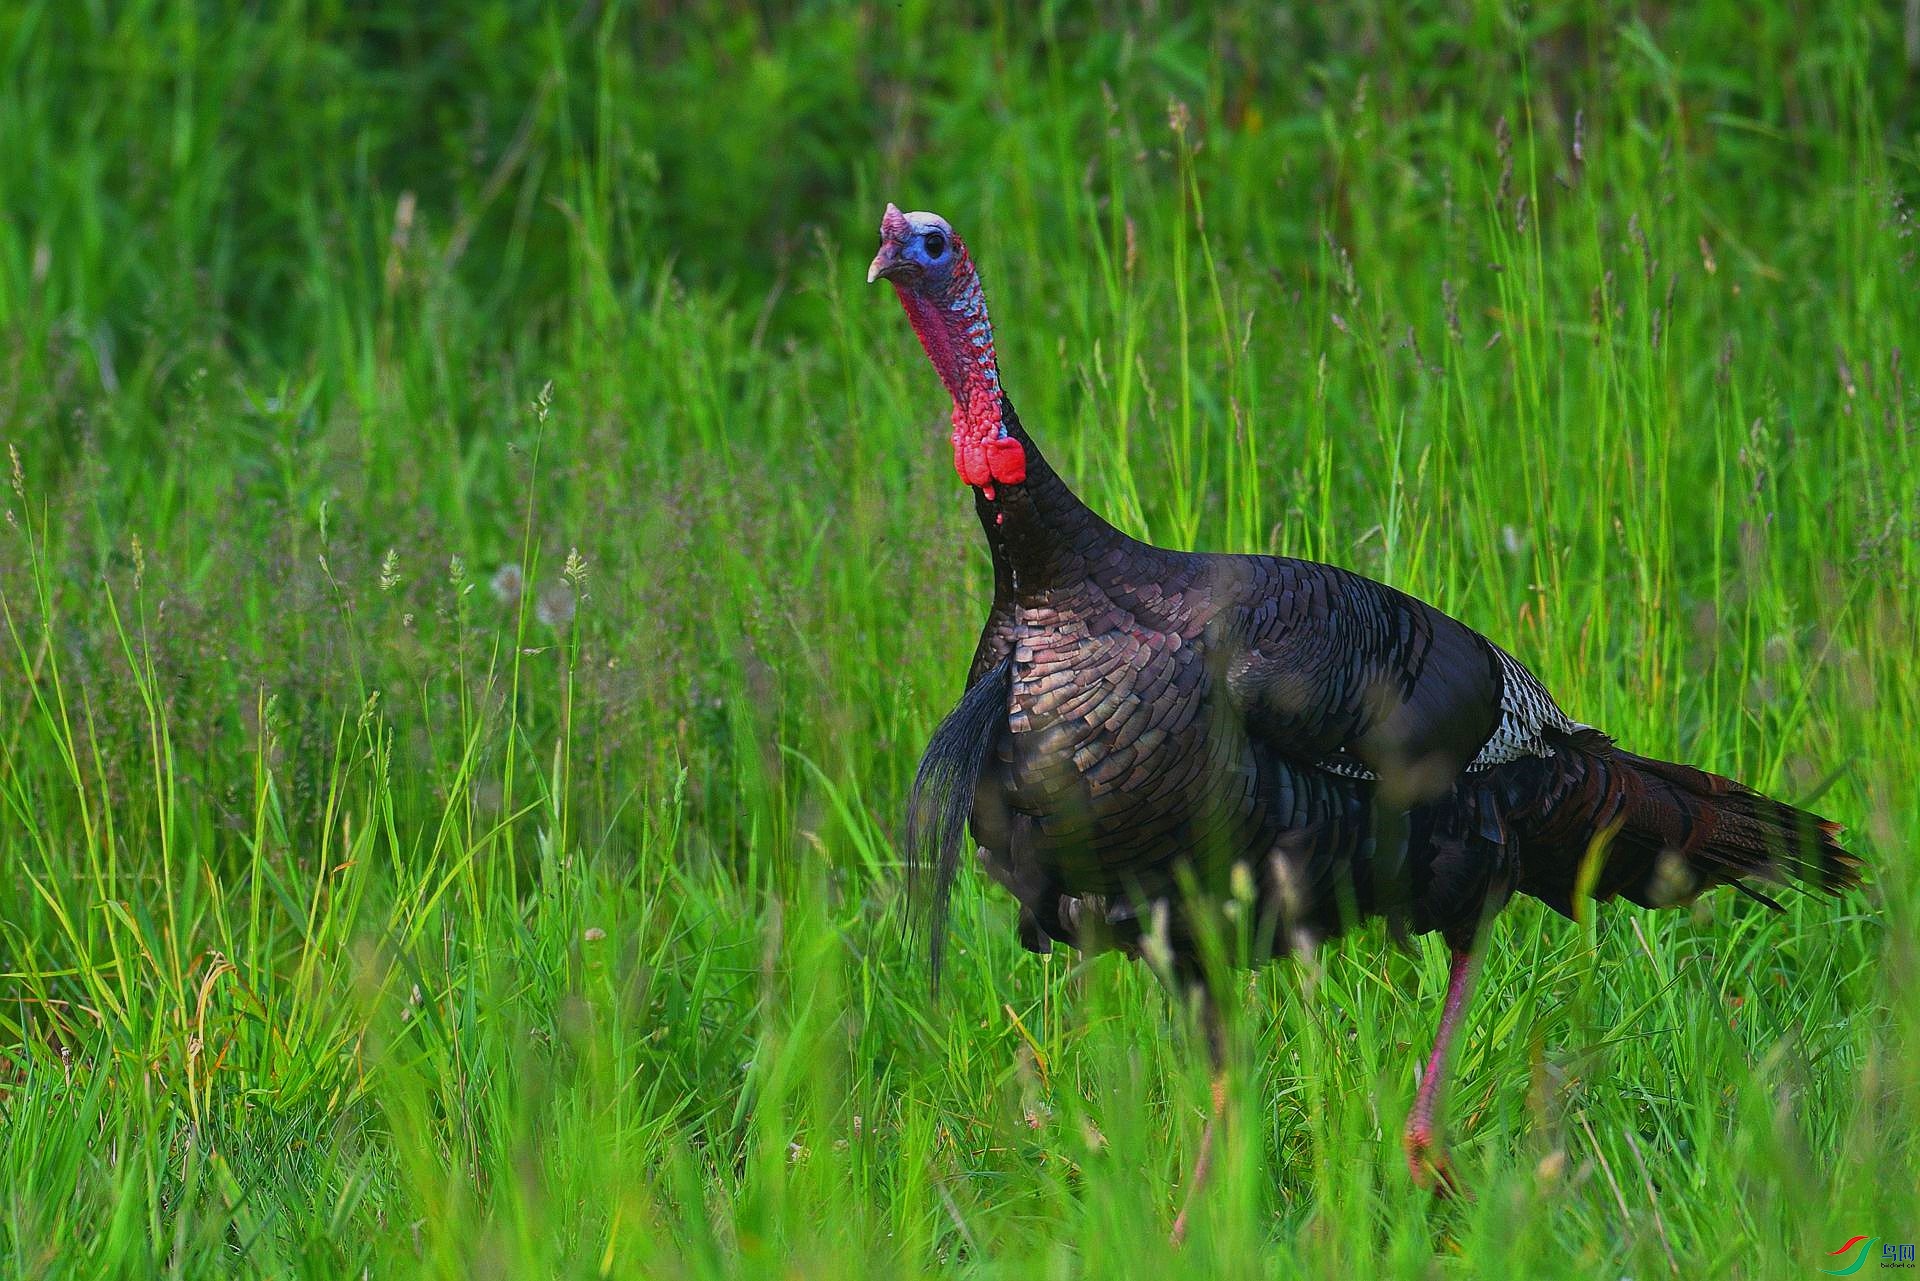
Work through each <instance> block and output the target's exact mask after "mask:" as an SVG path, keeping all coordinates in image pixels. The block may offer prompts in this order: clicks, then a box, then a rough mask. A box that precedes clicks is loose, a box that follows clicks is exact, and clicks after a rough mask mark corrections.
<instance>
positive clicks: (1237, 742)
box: [867, 205, 1860, 1237]
mask: <svg viewBox="0 0 1920 1281" xmlns="http://www.w3.org/2000/svg"><path fill="white" fill-rule="evenodd" d="M867 279H868V282H869V283H871V282H872V281H874V280H876V279H885V280H887V281H889V282H890V283H892V285H893V286H894V289H895V291H896V292H897V293H898V295H899V298H900V301H901V303H902V304H903V305H904V306H905V308H906V312H907V316H908V318H909V320H911V322H912V324H913V328H914V331H915V333H916V334H918V336H919V338H920V343H921V345H922V346H923V347H924V348H925V349H926V353H927V356H928V357H929V358H930V359H931V360H932V362H933V366H934V368H935V370H937V371H938V372H939V375H940V379H941V381H942V382H943V383H944V384H945V385H946V389H947V391H948V393H949V394H950V395H951V396H952V399H953V415H952V423H953V434H952V444H953V462H954V467H955V469H956V470H957V471H958V472H959V473H960V477H961V479H962V480H964V481H965V482H966V483H967V484H968V485H969V486H971V487H972V489H973V497H974V507H975V510H976V511H977V512H978V514H979V517H980V524H981V527H982V528H983V529H984V530H985V532H986V537H987V546H988V548H989V550H990V552H991V554H992V561H993V571H994V586H993V606H992V608H991V610H989V612H988V614H987V622H986V628H985V630H984V631H983V632H982V634H981V637H980V643H979V647H978V649H977V650H976V651H975V653H974V658H973V664H972V667H971V668H970V670H969V671H968V673H967V688H966V693H965V694H964V695H963V696H962V698H961V700H960V703H959V706H957V707H956V708H954V710H953V711H952V713H951V714H950V715H948V716H947V718H946V719H945V720H944V721H943V722H942V724H941V725H940V727H939V729H938V730H936V731H935V733H934V736H933V740H932V742H931V743H930V744H929V745H928V748H927V752H926V755H925V758H924V759H923V760H922V761H921V763H920V768H919V772H918V775H917V777H916V778H915V780H914V786H913V793H912V797H911V800H910V803H909V816H908V825H907V839H906V848H907V857H908V868H909V872H910V874H913V873H915V872H916V871H918V872H919V873H922V874H924V873H925V872H927V871H930V872H931V876H932V883H931V886H930V887H928V888H929V896H928V897H929V902H930V905H931V916H932V927H931V960H932V964H933V968H934V973H935V978H936V982H937V978H938V973H939V968H940V963H941V949H942V940H943V931H944V918H945V913H946V907H947V901H948V896H949V893H950V890H951V887H952V884H953V879H954V876H955V873H956V871H957V868H958V864H959V857H960V851H961V843H962V841H963V839H964V834H965V831H966V829H967V827H968V826H969V825H970V826H971V830H972V835H973V838H974V841H975V842H976V843H977V845H978V850H977V854H978V858H979V860H980V862H981V863H982V864H983V866H984V867H985V869H986V870H987V872H988V873H989V874H990V875H991V876H992V877H993V879H994V880H996V881H998V882H999V883H1000V884H1001V885H1003V886H1004V887H1006V888H1007V889H1008V890H1010V891H1011V892H1012V894H1013V896H1014V897H1015V898H1016V899H1017V900H1018V902H1019V925H1018V928H1019V935H1020V941H1021V943H1023V944H1024V945H1025V946H1026V947H1027V948H1029V949H1031V950H1033V951H1036V952H1045V951H1047V950H1048V949H1049V948H1050V947H1051V946H1052V945H1053V944H1054V943H1055V942H1062V943H1067V944H1071V945H1073V946H1075V947H1079V948H1082V949H1091V948H1100V947H1117V948H1120V949H1124V950H1127V951H1130V952H1133V953H1135V954H1138V953H1140V952H1141V951H1142V950H1143V949H1144V948H1146V947H1147V945H1148V943H1149V940H1156V939H1157V940H1158V947H1159V949H1164V951H1163V954H1164V955H1165V956H1167V957H1168V958H1169V959H1170V968H1171V970H1172V974H1173V976H1174V978H1175V979H1176V981H1178V982H1182V983H1184V984H1188V985H1191V986H1193V987H1194V988H1196V989H1197V990H1200V991H1201V992H1202V993H1203V994H1204V984H1203V983H1202V974H1201V966H1200V963H1199V949H1198V946H1197V943H1198V940H1199V938H1200V935H1201V931H1203V930H1205V929H1208V928H1212V927H1213V924H1214V923H1217V922H1218V921H1219V920H1220V919H1221V916H1220V909H1221V907H1222V906H1223V905H1224V904H1226V903H1228V902H1231V901H1233V900H1234V898H1235V896H1236V892H1237V894H1238V897H1239V899H1240V900H1241V901H1242V902H1246V901H1247V900H1249V899H1250V900H1251V903H1252V906H1253V908H1254V912H1253V919H1254V920H1255V921H1256V922H1257V929H1256V930H1255V932H1254V941H1253V946H1252V947H1251V948H1250V949H1248V950H1247V959H1249V960H1259V959H1264V958H1266V957H1270V956H1275V955H1280V954H1283V953H1285V952H1287V951H1288V950H1290V949H1293V948H1297V947H1299V946H1301V945H1302V944H1303V943H1304V942H1306V941H1310V940H1315V939H1320V938H1326V937H1329V936H1331V935H1334V934H1337V933H1339V932H1340V931H1342V930H1344V929H1346V928H1347V927H1348V926H1351V925H1353V924H1355V923H1356V922H1357V921H1359V920H1361V919H1362V918H1364V917H1367V916H1369V915H1382V916H1386V917H1387V918H1388V919H1389V921H1390V922H1391V923H1392V925H1393V926H1394V928H1395V930H1396V932H1405V931H1412V932H1414V933H1421V932H1426V931H1431V930H1438V931H1440V932H1441V934H1442V935H1443V937H1444V938H1445V940H1446V943H1447V946H1448V947H1449V949H1450V950H1451V953H1452V957H1453V961H1452V969H1451V973H1450V976H1449V979H1448V986H1447V997H1446V1001H1445V1006H1444V1009H1443V1012H1442V1015H1441V1018H1440V1025H1439V1031H1438V1034H1437V1035H1436V1037H1435V1042H1434V1047H1433V1053H1432V1055H1431V1057H1430V1058H1429V1060H1428V1062H1427V1065H1426V1067H1425V1069H1424V1071H1423V1073H1422V1077H1421V1082H1420V1087H1419V1090H1418V1093H1417V1095H1416V1097H1415V1101H1414V1104H1413V1107H1412V1109H1411V1112H1410V1115H1409V1117H1408V1121H1407V1128H1406V1136H1405V1138H1406V1151H1407V1160H1408V1165H1409V1168H1410V1169H1411V1170H1412V1172H1413V1176H1414V1178H1415V1180H1416V1181H1417V1182H1420V1183H1422V1184H1427V1185H1429V1186H1432V1187H1434V1188H1435V1189H1436V1190H1437V1191H1440V1192H1443V1193H1444V1192H1447V1191H1452V1190H1455V1188H1456V1186H1457V1185H1456V1183H1455V1181H1454V1178H1453V1176H1452V1174H1451V1171H1450V1169H1449V1166H1448V1164H1447V1160H1446V1156H1445V1153H1444V1150H1443V1148H1442V1147H1441V1146H1440V1144H1439V1143H1438V1141H1437V1139H1436V1137H1435V1123H1434V1108H1435V1103H1436V1100H1437V1098H1438V1095H1439V1093H1440V1090H1441V1081H1442V1076H1443V1071H1444V1063H1445V1059H1446V1054H1447V1047H1448V1043H1449V1042H1450V1040H1451V1039H1452V1036H1453V1033H1454V1030H1455V1027H1456V1025H1457V1024H1458V1022H1459V1020H1460V1017H1461V1014H1462V1012H1463V1011H1464V1009H1465V1006H1466V998H1467V993H1468V988H1469V986H1470V982H1471V977H1472V973H1473V964H1472V960H1473V955H1474V948H1475V944H1476V942H1477V941H1478V939H1479V937H1480V934H1481V931H1482V928H1483V926H1484V925H1485V924H1486V923H1487V921H1488V920H1489V919H1491V917H1492V916H1493V915H1494V913H1496V912H1497V911H1499V909H1500V908H1501V907H1503V906H1504V905H1505V904H1506V902H1507V900H1508V899H1509V898H1510V897H1511V896H1512V895H1513V894H1514V892H1515V891H1518V892H1520V893H1523V894H1530V895H1533V896H1534V897H1535V898H1538V899H1540V900H1542V901H1543V902H1545V903H1546V904H1548V905H1549V906H1550V907H1552V908H1554V909H1555V910H1556V911H1559V912H1561V913H1565V914H1567V915H1571V914H1572V912H1573V907H1574V900H1575V898H1576V896H1579V895H1583V894H1584V895H1591V896H1592V897H1593V898H1595V899H1599V900H1605V899H1611V898H1613V897H1615V896H1616V895H1617V896H1622V897H1625V898H1626V899H1628V900H1629V901H1631V902H1634V903H1638V904H1640V905H1642V906H1645V907H1658V906H1664V905H1667V904H1673V903H1680V902H1684V901H1686V900H1688V899H1690V898H1691V897H1693V896H1694V895H1696V894H1698V893H1700V892H1701V891H1703V890H1706V889H1708V888H1711V887H1713V886H1716V885H1723V884H1730V885H1733V886H1734V887H1736V888H1737V889H1740V890H1742V891H1743V892H1745V893H1747V894H1749V895H1751V896H1752V897H1754V898H1756V899H1759V900H1760V901H1761V902H1763V903H1768V904H1770V905H1772V906H1778V905H1777V904H1774V903H1773V901H1772V900H1771V899H1769V898H1768V897H1767V896H1766V895H1764V894H1762V893H1760V892H1759V891H1758V890H1755V889H1753V888H1752V887H1750V886H1748V885H1746V884H1744V883H1743V880H1742V878H1746V877H1757V878H1760V879H1763V880H1769V881H1784V880H1786V879H1787V878H1789V877H1791V878H1793V879H1794V880H1797V881H1800V882H1802V883H1804V884H1807V885H1809V886H1813V887H1817V888H1819V889H1821V890H1825V891H1828V892H1830V893H1838V892H1840V891H1843V890H1845V889H1848V888H1850V887H1852V886H1855V885H1857V884H1858V883H1859V879H1860V872H1859V869H1860V861H1859V860H1858V859H1856V858H1855V857H1854V856H1852V855H1851V854H1849V853H1847V852H1846V851H1845V850H1843V849H1842V848H1841V847H1840V845H1839V844H1838V843H1837V841H1836V839H1835V837H1836V834H1837V832H1838V830H1839V829H1838V828H1837V826H1836V825H1835V824H1833V823H1830V822H1828V821H1826V820H1825V819H1822V818H1819V817H1816V816H1815V815H1812V814H1808V813H1805V812H1803V811H1801V810H1798V809H1795V808H1793V807H1792V806H1789V805H1785V804H1782V803H1780V802H1778V801H1774V800H1770V799H1768V798H1767V797H1765V796H1762V795H1760V794H1759V793H1757V792H1754V791H1752V790H1750V789H1749V788H1747V787H1744V786H1742V785H1741V784H1739V783H1736V782H1733V781H1732V780H1730V779H1726V778H1721V777H1720V776H1718V775H1715V774H1708V773H1705V772H1703V771H1701V770H1697V769H1692V768H1690V767H1688V766H1685V765H1675V764H1669V763H1667V762H1665V761H1657V760H1650V759H1648V758H1647V757H1644V756H1637V755H1635V754H1634V753H1632V752H1628V751H1624V750H1622V749H1621V748H1619V747H1617V746H1615V745H1614V743H1613V741H1612V740H1611V739H1610V738H1608V737H1607V736H1606V735H1605V734H1603V733H1601V732H1600V731H1598V730H1596V729H1593V728H1592V727H1590V726H1586V725H1582V724H1580V723H1579V722H1577V721H1575V720H1573V719H1571V718H1570V717H1568V716H1567V714H1566V713H1565V712H1563V711H1561V710H1560V707H1559V705H1558V704H1556V703H1555V702H1554V700H1553V698H1552V696H1551V695H1549V694H1548V693H1547V691H1546V690H1545V689H1544V688H1543V687H1542V686H1541V684H1540V682H1539V681H1537V680H1536V679H1535V678H1534V677H1533V675H1532V674H1531V673H1529V672H1528V671H1527V669H1526V668H1525V667H1522V666H1521V665H1520V663H1519V662H1517V661H1516V660H1515V659H1514V658H1513V657H1512V656H1510V655H1509V654H1507V653H1506V651H1504V650H1502V649H1501V648H1500V647H1499V646H1497V645H1495V644H1494V643H1493V642H1491V641H1489V640H1487V639H1486V638H1485V637H1482V636H1481V635H1479V634H1478V633H1477V632H1474V631H1473V630H1471V629H1470V628H1468V627H1466V626H1465V625H1464V624H1462V623H1459V622H1456V621H1455V620H1454V619H1452V618H1449V617H1448V616H1447V615H1445V614H1443V613H1441V612H1440V611H1439V610H1436V609H1434V608H1432V607H1431V606H1429V605H1426V604H1423V603H1422V602H1420V601H1418V600H1415V599H1414V598H1412V597H1411V596H1408V595H1406V594H1405V593H1403V592H1399V591H1396V590H1395V589H1393V588H1391V587H1387V586H1384V585H1383V584H1380V583H1377V582H1372V581H1370V580H1368V579H1366V578H1362V577H1360V576H1359V575H1357V574H1352V573H1349V572H1347V571H1346V570H1342V569H1335V568H1333V567H1331V566H1327V565H1319V564H1314V563H1311V562H1307V561H1299V560H1289V559H1285V558H1281V557H1273V556H1233V555H1205V554H1199V553H1193V552H1180V551H1171V550H1168V549H1165V548H1160V547H1153V546H1149V545H1148V544H1146V543H1142V542H1140V541H1138V540H1136V539H1133V538H1130V537H1128V536H1127V535H1126V534H1124V533H1122V532H1121V531H1120V530H1118V529H1115V528H1114V527H1113V526H1112V525H1110V524H1108V523H1107V522H1106V521H1105V520H1102V519H1101V518H1100V517H1099V516H1098V515H1096V514H1094V512H1092V511H1091V510H1089V509H1088V508H1087V506H1086V505H1085V504H1084V503H1082V502H1081V501H1080V500H1079V499H1078V498H1076V497H1075V496H1074V494H1073V491H1072V490H1070V489H1068V488H1067V485H1066V483H1065V482H1064V481H1063V480H1062V479H1061V478H1060V476H1059V475H1058V473H1056V472H1055V471H1054V469H1053V468H1052V467H1050V466H1049V465H1048V464H1047V460H1046V458H1045V457H1044V456H1042V454H1041V453H1040V451H1039V449H1038V448H1036V447H1035V445H1034V442H1033V439H1032V437H1030V436H1029V435H1028V434H1027V432H1026V430H1025V429H1024V428H1023V427H1022V426H1021V424H1020V419H1019V417H1018V416H1017V415H1016V414H1015V413H1014V408H1013V404H1012V402H1011V401H1010V400H1009V399H1008V398H1007V395H1006V393H1005V391H1004V390H1002V388H1001V385H1000V374H999V367H998V363H997V360H996V358H995V355H994V342H993V327H992V324H991V322H990V321H989V319H988V316H987V307H986V301H985V299H984V297H983V295H982V293H981V288H980V280H979V276H978V274H977V273H976V271H975V269H974V265H973V262H972V260H971V258H970V257H969V255H968V253H967V249H966V246H965V245H964V244H963V243H962V242H961V240H960V238H959V237H958V236H956V235H955V234H954V232H953V229H952V227H950V226H949V225H948V224H947V222H946V220H945V219H943V218H940V217H938V216H937V215H934V214H930V213H912V214H902V213H901V212H900V211H899V209H897V208H895V207H894V206H893V205H888V206H887V211H886V215H885V217H884V218H883V219H882V221H881V224H880V251H879V253H878V254H877V255H876V256H875V257H874V259H873V264H872V266H871V267H870V268H869V269H868V272H867ZM1183 887H1185V888H1186V889H1187V890H1197V891H1198V892H1197V893H1188V892H1185V891H1183ZM1202 1002H1203V1008H1204V1009H1206V1010H1209V1011H1211V1009H1212V1006H1211V1005H1210V1004H1209V1003H1207V1002H1206V1001H1205V998H1204V995H1203V996H1202ZM1207 1027H1208V1038H1207V1039H1208V1043H1209V1048H1210V1050H1211V1052H1212V1053H1213V1056H1214V1064H1215V1069H1216V1072H1217V1071H1218V1069H1219V1066H1220V1064H1219V1043H1218V1031H1217V1028H1218V1024H1217V1020H1216V1019H1214V1018H1209V1019H1208V1021H1207ZM1216 1085H1217V1082H1216ZM1221 1098H1222V1092H1221V1090H1220V1089H1218V1088H1216V1090H1215V1115H1216V1117H1217V1115H1218V1113H1219V1107H1220V1105H1219V1100H1220V1099H1221ZM1212 1129H1213V1127H1212V1124H1211V1123H1210V1124H1209V1126H1208V1128H1207V1131H1206V1133H1205V1135H1204V1136H1203V1138H1202V1143H1201V1157H1200V1160H1199V1161H1198V1162H1197V1164H1196V1169H1195V1172H1194V1177H1193V1178H1192V1179H1191V1180H1190V1181H1189V1194H1190V1193H1191V1190H1192V1188H1194V1187H1197V1186H1198V1185H1199V1184H1200V1183H1201V1182H1203V1181H1204V1179H1205V1175H1206V1166H1207V1158H1206V1153H1207V1151H1208V1150H1209V1147H1210V1142H1211V1137H1212ZM1185 1217H1186V1216H1185V1211H1184V1210H1183V1211H1182V1214H1181V1217H1180V1219H1179V1220H1178V1221H1176V1225H1175V1235H1176V1237H1177V1236H1178V1235H1179V1234H1180V1233H1181V1232H1182V1231H1183V1230H1184V1225H1185Z"/></svg>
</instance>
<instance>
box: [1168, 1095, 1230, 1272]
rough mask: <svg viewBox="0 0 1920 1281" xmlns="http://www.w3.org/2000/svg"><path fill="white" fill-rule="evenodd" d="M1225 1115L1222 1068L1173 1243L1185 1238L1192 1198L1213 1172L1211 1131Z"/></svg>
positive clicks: (1177, 1220) (1225, 1103) (1174, 1227)
mask: <svg viewBox="0 0 1920 1281" xmlns="http://www.w3.org/2000/svg"><path fill="white" fill-rule="evenodd" d="M1226 1115H1227V1074H1226V1072H1225V1071H1224V1070H1219V1071H1215V1072H1214V1074H1213V1111H1212V1112H1211V1113H1210V1114H1209V1115H1208V1117H1207V1128H1206V1129H1204V1130H1202V1131H1201V1132H1200V1154H1199V1155H1198V1156H1196V1157H1194V1159H1193V1177H1191V1178H1189V1179H1188V1180H1187V1195H1186V1199H1185V1200H1183V1201H1182V1202H1181V1203H1180V1213H1179V1215H1177V1216H1176V1217H1175V1218H1174V1220H1173V1243H1174V1244H1175V1245H1179V1244H1181V1243H1182V1242H1184V1241H1185V1240H1186V1239H1187V1213H1188V1212H1189V1211H1190V1210H1192V1209H1193V1199H1194V1197H1196V1196H1198V1195H1199V1193H1200V1189H1201V1188H1202V1187H1204V1186H1206V1182H1207V1178H1208V1176H1209V1175H1211V1174H1212V1173H1213V1131H1214V1128H1215V1127H1216V1126H1218V1125H1220V1124H1222V1122H1223V1119H1224V1118H1225V1117H1226Z"/></svg>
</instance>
